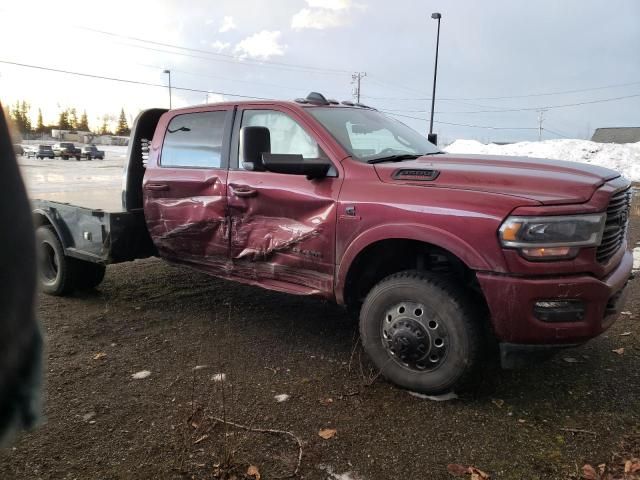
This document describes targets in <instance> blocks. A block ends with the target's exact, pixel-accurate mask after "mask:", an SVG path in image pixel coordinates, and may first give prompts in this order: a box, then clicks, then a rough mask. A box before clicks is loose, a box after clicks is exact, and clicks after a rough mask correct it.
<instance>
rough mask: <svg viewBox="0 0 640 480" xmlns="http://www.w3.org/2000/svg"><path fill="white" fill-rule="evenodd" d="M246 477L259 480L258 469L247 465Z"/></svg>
mask: <svg viewBox="0 0 640 480" xmlns="http://www.w3.org/2000/svg"><path fill="white" fill-rule="evenodd" d="M247 475H248V476H249V477H253V478H255V480H260V470H258V467H256V466H255V465H249V468H247Z"/></svg>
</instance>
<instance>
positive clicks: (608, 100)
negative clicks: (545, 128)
mask: <svg viewBox="0 0 640 480" xmlns="http://www.w3.org/2000/svg"><path fill="white" fill-rule="evenodd" d="M636 97H640V93H635V94H632V95H624V96H621V97H612V98H602V99H600V100H588V101H585V102H575V103H565V104H561V105H542V106H539V107H521V108H503V109H500V110H471V111H468V112H446V111H445V112H436V113H440V114H472V113H504V112H530V111H538V110H550V109H554V108H567V107H577V106H580V105H592V104H594V103H605V102H615V101H618V100H625V99H627V98H636ZM390 111H395V112H406V113H429V112H428V111H427V110H390Z"/></svg>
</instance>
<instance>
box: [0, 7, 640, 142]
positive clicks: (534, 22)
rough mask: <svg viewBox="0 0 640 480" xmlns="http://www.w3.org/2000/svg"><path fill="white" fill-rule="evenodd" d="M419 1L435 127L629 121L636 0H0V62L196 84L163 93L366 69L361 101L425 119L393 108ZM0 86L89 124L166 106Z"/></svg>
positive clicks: (416, 122) (137, 88)
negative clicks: (437, 16)
mask: <svg viewBox="0 0 640 480" xmlns="http://www.w3.org/2000/svg"><path fill="white" fill-rule="evenodd" d="M63 5H64V6H63ZM434 11H439V12H441V13H442V26H441V37H440V59H439V68H438V89H437V93H436V108H435V111H436V113H435V119H436V122H437V123H436V125H435V128H434V130H435V131H436V132H438V133H439V134H440V136H441V138H443V139H445V140H453V139H455V138H475V139H479V140H483V141H489V140H494V141H500V140H517V139H536V138H537V136H538V131H537V126H538V115H539V114H538V111H537V109H539V108H541V107H550V108H548V109H547V111H546V112H545V113H544V123H543V126H544V127H545V128H546V130H545V131H544V133H543V136H544V138H558V137H561V136H566V137H585V136H587V135H588V134H589V135H590V133H591V131H592V130H593V129H594V128H596V127H601V126H640V1H638V0H608V1H599V0H562V1H558V0H536V1H535V2H532V1H525V0H500V1H496V0H492V1H483V2H481V1H477V0H458V1H455V2H454V1H451V0H448V1H436V0H420V1H419V0H395V1H393V2H390V1H383V0H369V1H367V0H271V1H264V0H260V1H259V0H216V1H214V0H209V1H204V0H190V1H169V0H154V1H153V2H146V1H132V0H128V1H123V0H111V1H109V2H96V1H91V0H72V1H67V2H50V1H45V0H41V1H34V0H31V1H30V0H21V1H20V2H13V3H12V2H9V1H4V2H3V3H2V4H0V18H1V19H2V25H1V26H0V61H8V62H15V63H21V64H26V65H35V66H42V67H47V68H53V69H59V70H67V71H72V72H79V73H85V74H91V75H98V76H107V77H113V78H120V79H126V80H134V81H138V82H144V83H151V84H161V85H166V83H167V75H166V74H164V73H163V70H164V69H170V70H171V72H172V73H171V77H172V78H171V80H172V83H173V85H174V86H176V87H182V88H189V89H194V90H202V91H203V92H202V93H199V92H187V91H178V90H174V92H173V105H174V106H184V105H190V104H197V103H203V102H205V101H206V100H207V98H208V101H210V102H212V101H216V100H219V99H226V100H233V99H240V98H239V97H234V96H231V95H230V94H237V95H246V96H256V97H267V98H280V99H292V98H295V97H299V96H305V95H306V94H307V93H308V92H309V91H312V90H315V91H319V92H322V93H324V94H325V95H327V96H328V97H333V98H336V99H339V100H344V99H351V97H352V88H353V86H352V84H351V73H352V72H357V71H360V72H366V73H367V76H366V77H365V78H364V79H363V81H362V102H363V103H367V104H370V105H372V106H375V107H377V108H379V109H381V110H386V111H394V112H395V113H396V114H398V115H404V117H400V116H398V117H397V118H398V119H400V120H402V121H404V122H405V123H407V124H409V125H411V126H412V127H414V128H415V129H417V130H419V131H421V132H422V133H424V132H426V130H427V128H428V122H427V120H420V119H414V118H407V117H418V118H425V119H426V118H428V111H429V109H430V100H429V97H430V95H431V87H432V81H433V63H434V53H435V39H436V26H437V22H436V21H435V20H432V19H431V18H430V14H431V13H432V12H434ZM141 40H144V41H141ZM154 42H155V43H154ZM175 47H182V48H175ZM575 90H581V91H578V92H571V93H566V92H567V91H575ZM206 91H209V92H218V93H212V94H209V95H208V96H207V94H206V93H205V92H206ZM557 92H565V93H557ZM547 93H553V95H538V94H547ZM633 95H635V97H634V96H633ZM492 97H516V98H500V99H497V98H492ZM619 97H629V98H623V99H620V100H615V101H606V102H601V103H588V104H586V105H578V106H565V107H561V108H558V107H557V106H559V105H567V104H575V103H584V102H595V101H599V100H608V99H612V98H619ZM0 99H1V100H2V101H3V103H8V102H15V100H18V99H19V100H22V99H25V100H27V101H29V102H30V103H31V104H32V105H33V107H34V112H33V113H34V116H35V111H36V110H37V107H41V108H42V110H43V113H44V115H45V121H54V120H55V119H56V118H57V115H58V112H59V111H60V109H61V108H66V107H76V108H78V109H79V110H83V109H86V110H87V112H88V114H89V121H90V124H92V125H93V126H96V125H97V124H98V123H99V121H98V118H99V117H100V116H101V115H103V114H104V113H105V112H107V113H111V114H114V115H116V114H117V113H118V112H119V111H120V108H121V107H124V108H125V111H126V112H127V113H128V114H129V115H131V116H133V115H135V114H136V113H137V112H138V111H139V110H140V109H143V108H147V107H153V106H167V105H168V91H167V89H166V88H163V87H154V86H149V85H135V84H128V83H119V82H114V81H108V80H99V79H94V78H88V77H80V76H73V75H69V74H62V73H55V72H47V71H44V70H36V69H32V68H25V67H19V66H15V65H8V64H6V63H0ZM551 107H555V108H551ZM522 109H528V110H522ZM496 110H512V111H506V112H493V113H492V112H487V111H496ZM438 122H439V123H438ZM445 122H446V123H445ZM451 124H464V125H475V126H480V127H500V129H489V128H476V127H470V126H460V125H451ZM502 128H504V129H502ZM507 128H509V129H507ZM511 128H514V129H511Z"/></svg>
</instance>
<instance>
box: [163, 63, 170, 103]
mask: <svg viewBox="0 0 640 480" xmlns="http://www.w3.org/2000/svg"><path fill="white" fill-rule="evenodd" d="M162 73H166V74H167V75H169V109H171V70H165V71H164V72H162Z"/></svg>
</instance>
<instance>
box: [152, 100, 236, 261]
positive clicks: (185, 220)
mask: <svg viewBox="0 0 640 480" xmlns="http://www.w3.org/2000/svg"><path fill="white" fill-rule="evenodd" d="M172 113H173V115H172V116H171V117H169V118H164V119H163V120H162V121H161V122H160V126H159V128H161V127H162V126H163V125H164V132H165V133H164V137H163V138H162V139H161V142H160V141H159V140H158V139H157V135H156V138H154V144H153V145H152V152H151V155H150V158H149V165H148V168H147V171H146V173H145V177H144V182H143V190H144V209H145V216H146V221H147V227H148V229H149V233H150V234H151V238H152V239H153V242H154V244H155V245H156V247H157V249H158V252H159V253H160V255H161V256H162V257H164V258H166V259H167V260H172V261H176V262H187V263H193V264H197V265H200V266H203V267H206V268H207V269H209V270H211V271H213V272H220V271H223V270H224V269H225V264H226V263H227V262H228V256H229V231H228V221H227V175H228V166H229V137H230V131H231V126H232V123H233V118H232V116H233V107H230V106H221V107H217V108H215V109H211V108H210V107H196V108H193V109H188V110H181V111H178V112H172Z"/></svg>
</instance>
